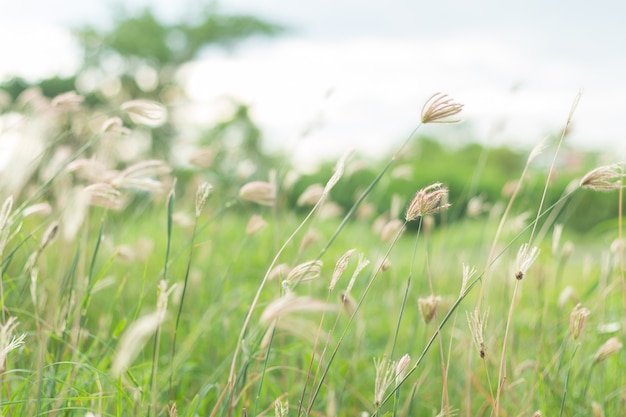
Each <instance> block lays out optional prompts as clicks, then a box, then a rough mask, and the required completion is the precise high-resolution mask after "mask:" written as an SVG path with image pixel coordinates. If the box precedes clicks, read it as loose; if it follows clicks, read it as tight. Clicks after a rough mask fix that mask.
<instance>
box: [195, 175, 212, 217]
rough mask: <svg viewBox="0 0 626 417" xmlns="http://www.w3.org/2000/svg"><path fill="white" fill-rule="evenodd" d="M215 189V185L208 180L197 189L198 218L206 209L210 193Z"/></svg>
mask: <svg viewBox="0 0 626 417" xmlns="http://www.w3.org/2000/svg"><path fill="white" fill-rule="evenodd" d="M211 191H213V186H212V185H211V184H209V183H208V182H203V183H202V184H200V185H199V186H198V189H197V190H196V218H198V217H200V213H202V210H203V209H204V205H205V204H206V200H207V198H209V194H211Z"/></svg>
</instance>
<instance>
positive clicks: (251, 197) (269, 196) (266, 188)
mask: <svg viewBox="0 0 626 417" xmlns="http://www.w3.org/2000/svg"><path fill="white" fill-rule="evenodd" d="M239 197H240V198H241V199H242V200H247V201H251V202H253V203H256V204H260V205H262V206H273V205H274V202H275V200H276V186H275V185H274V184H272V183H270V182H265V181H252V182H249V183H247V184H244V186H243V187H241V188H240V189H239Z"/></svg>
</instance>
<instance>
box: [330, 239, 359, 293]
mask: <svg viewBox="0 0 626 417" xmlns="http://www.w3.org/2000/svg"><path fill="white" fill-rule="evenodd" d="M355 252H356V249H349V250H348V251H346V253H344V254H343V255H341V257H340V258H339V259H338V260H337V263H336V264H335V270H334V271H333V276H332V278H331V279H330V284H329V285H328V291H332V290H333V289H335V285H337V281H339V278H341V275H343V272H344V271H345V270H346V268H347V267H348V261H349V260H350V258H351V257H352V255H354V253H355Z"/></svg>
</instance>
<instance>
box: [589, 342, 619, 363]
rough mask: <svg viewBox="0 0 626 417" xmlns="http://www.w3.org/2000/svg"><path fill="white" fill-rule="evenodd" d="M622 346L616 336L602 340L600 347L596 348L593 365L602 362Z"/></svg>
mask: <svg viewBox="0 0 626 417" xmlns="http://www.w3.org/2000/svg"><path fill="white" fill-rule="evenodd" d="M622 347H623V345H622V342H620V341H619V339H618V338H617V337H612V338H610V339H609V340H607V341H606V342H604V344H603V345H602V346H600V348H598V350H597V352H596V354H595V355H594V362H593V363H594V365H595V364H597V363H600V362H603V361H604V360H606V358H608V357H609V356H611V355H614V354H616V353H617V352H619V351H620V350H621V349H622Z"/></svg>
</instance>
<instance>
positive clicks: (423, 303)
mask: <svg viewBox="0 0 626 417" xmlns="http://www.w3.org/2000/svg"><path fill="white" fill-rule="evenodd" d="M440 302H441V297H439V296H434V295H429V296H428V297H426V298H419V299H418V300H417V304H418V306H419V310H420V314H421V316H422V319H423V320H424V322H425V323H430V322H431V321H432V320H433V318H434V317H435V313H437V307H438V306H439V303H440Z"/></svg>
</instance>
